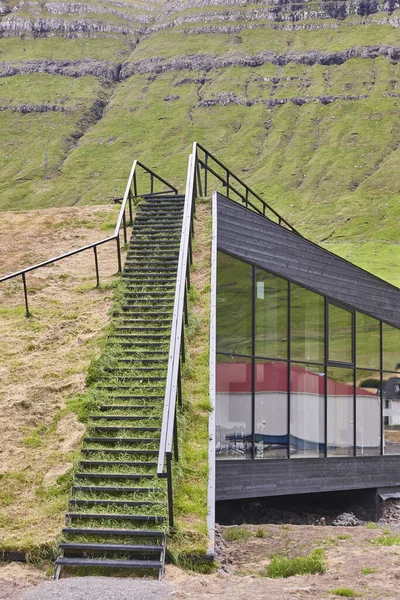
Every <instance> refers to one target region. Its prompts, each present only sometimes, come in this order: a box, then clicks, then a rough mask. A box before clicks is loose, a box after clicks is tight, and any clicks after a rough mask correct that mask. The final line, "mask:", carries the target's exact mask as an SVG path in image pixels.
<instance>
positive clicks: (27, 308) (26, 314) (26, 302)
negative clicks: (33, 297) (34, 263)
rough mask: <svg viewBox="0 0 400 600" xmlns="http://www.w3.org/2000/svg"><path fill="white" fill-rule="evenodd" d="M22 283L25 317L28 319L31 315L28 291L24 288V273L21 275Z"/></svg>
mask: <svg viewBox="0 0 400 600" xmlns="http://www.w3.org/2000/svg"><path fill="white" fill-rule="evenodd" d="M22 282H23V284H24V297H25V316H26V317H27V318H29V317H30V316H31V313H30V312H29V304H28V290H27V288H26V277H25V273H22Z"/></svg>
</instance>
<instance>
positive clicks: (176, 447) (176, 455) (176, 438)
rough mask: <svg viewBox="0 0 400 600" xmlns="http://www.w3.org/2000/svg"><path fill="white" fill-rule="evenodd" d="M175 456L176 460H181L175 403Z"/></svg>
mask: <svg viewBox="0 0 400 600" xmlns="http://www.w3.org/2000/svg"><path fill="white" fill-rule="evenodd" d="M174 458H175V462H178V461H179V451H178V419H177V418H176V405H175V418H174Z"/></svg>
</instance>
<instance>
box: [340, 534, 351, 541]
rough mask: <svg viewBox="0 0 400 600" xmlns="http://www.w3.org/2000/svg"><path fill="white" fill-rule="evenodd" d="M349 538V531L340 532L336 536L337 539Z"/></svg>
mask: <svg viewBox="0 0 400 600" xmlns="http://www.w3.org/2000/svg"><path fill="white" fill-rule="evenodd" d="M350 538H351V535H350V534H349V533H341V534H340V535H338V536H337V539H338V540H349V539H350Z"/></svg>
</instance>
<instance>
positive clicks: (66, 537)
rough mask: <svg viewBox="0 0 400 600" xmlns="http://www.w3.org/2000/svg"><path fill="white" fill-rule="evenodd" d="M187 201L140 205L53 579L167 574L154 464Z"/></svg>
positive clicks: (162, 500)
mask: <svg viewBox="0 0 400 600" xmlns="http://www.w3.org/2000/svg"><path fill="white" fill-rule="evenodd" d="M183 204H184V197H183V196H174V195H166V196H156V195H155V196H147V197H145V198H144V199H142V200H141V202H140V204H139V206H138V211H137V215H136V218H135V221H134V224H133V230H132V236H131V241H130V245H129V250H128V254H127V258H126V263H125V268H124V271H123V273H122V277H123V280H124V286H123V287H124V291H123V297H122V301H121V308H120V310H119V314H117V315H116V316H115V319H116V322H115V326H114V329H113V334H112V336H111V337H110V338H109V340H108V342H107V345H106V348H105V351H104V353H103V359H100V361H99V364H100V365H101V369H100V376H99V377H98V378H97V383H96V385H95V397H96V403H95V408H94V410H93V412H92V414H91V415H90V418H89V423H88V429H87V432H86V437H85V438H84V442H83V449H82V458H81V460H80V462H79V464H78V468H77V472H76V474H75V482H74V487H73V489H72V498H71V500H70V506H69V513H68V514H67V526H66V527H65V529H63V541H62V543H60V545H59V556H58V558H57V560H56V563H55V577H56V578H58V577H59V576H60V572H61V568H64V567H90V568H96V567H100V568H104V567H109V568H110V567H111V568H113V569H119V568H125V569H126V568H128V569H139V570H142V569H146V570H148V569H150V570H152V571H153V572H158V575H159V577H160V578H161V577H162V574H163V568H164V559H165V544H166V531H167V528H168V519H167V491H166V486H165V481H164V480H163V479H159V478H158V477H157V474H156V468H157V462H156V460H157V455H158V449H159V437H160V429H161V419H162V410H163V400H164V388H165V379H166V371H167V362H168V350H169V340H170V329H171V320H172V313H173V302H174V292H175V284H176V275H177V266H178V255H179V243H180V234H181V229H182V216H183Z"/></svg>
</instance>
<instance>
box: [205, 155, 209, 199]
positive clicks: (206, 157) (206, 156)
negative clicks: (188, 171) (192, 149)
mask: <svg viewBox="0 0 400 600" xmlns="http://www.w3.org/2000/svg"><path fill="white" fill-rule="evenodd" d="M204 162H205V166H204V195H205V196H207V189H208V188H207V183H208V153H206V154H205V160H204Z"/></svg>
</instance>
